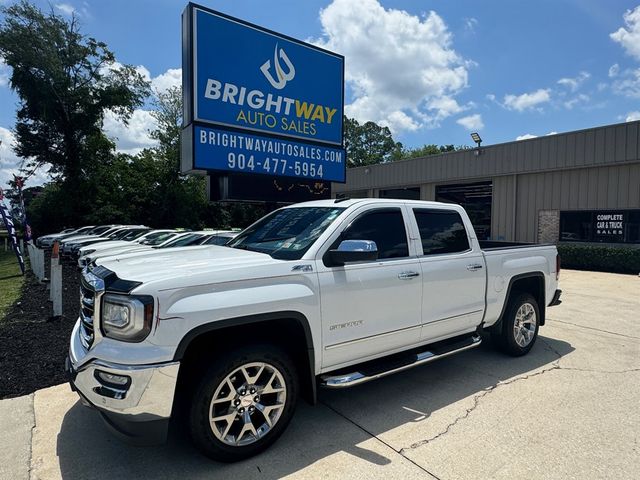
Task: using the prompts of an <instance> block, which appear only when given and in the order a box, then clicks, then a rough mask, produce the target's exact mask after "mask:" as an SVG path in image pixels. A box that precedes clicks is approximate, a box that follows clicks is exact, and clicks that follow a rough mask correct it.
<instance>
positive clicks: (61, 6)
mask: <svg viewBox="0 0 640 480" xmlns="http://www.w3.org/2000/svg"><path fill="white" fill-rule="evenodd" d="M55 7H56V10H58V11H59V12H61V13H62V14H63V15H68V16H71V15H73V13H74V12H75V11H76V9H75V8H74V7H73V5H69V4H68V3H56V6H55Z"/></svg>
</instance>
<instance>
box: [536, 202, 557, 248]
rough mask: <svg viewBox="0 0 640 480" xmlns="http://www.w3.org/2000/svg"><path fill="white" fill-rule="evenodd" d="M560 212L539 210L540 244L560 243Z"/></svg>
mask: <svg viewBox="0 0 640 480" xmlns="http://www.w3.org/2000/svg"><path fill="white" fill-rule="evenodd" d="M559 235H560V211H559V210H538V243H558V240H559Z"/></svg>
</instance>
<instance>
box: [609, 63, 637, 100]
mask: <svg viewBox="0 0 640 480" xmlns="http://www.w3.org/2000/svg"><path fill="white" fill-rule="evenodd" d="M611 88H612V89H613V92H614V93H617V94H618V95H623V96H625V97H630V98H640V68H638V69H636V70H625V71H624V72H622V74H621V75H620V76H619V77H618V78H617V79H616V80H615V81H614V82H613V84H612V85H611Z"/></svg>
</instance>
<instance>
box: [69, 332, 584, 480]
mask: <svg viewBox="0 0 640 480" xmlns="http://www.w3.org/2000/svg"><path fill="white" fill-rule="evenodd" d="M573 350H574V348H573V347H572V346H571V345H570V344H568V343H566V342H563V341H559V340H555V339H552V338H548V337H542V336H541V337H539V339H538V342H537V344H536V345H535V346H534V348H533V349H532V350H531V352H530V353H529V354H528V355H526V356H524V357H520V358H511V357H507V356H505V355H503V354H500V353H498V352H495V351H494V350H493V349H492V347H491V345H490V342H486V343H483V345H481V346H480V347H479V348H477V349H474V350H470V351H468V352H464V353H461V354H459V355H454V356H452V357H449V358H447V359H443V360H441V361H439V362H435V363H433V364H431V365H425V366H422V367H417V368H414V369H412V370H408V371H406V372H402V373H398V374H396V375H393V376H390V377H386V378H383V379H380V380H378V381H375V382H371V383H367V384H363V385H361V386H358V387H353V388H351V389H345V390H333V391H327V390H321V391H320V394H319V404H318V405H317V406H315V407H312V406H310V405H308V404H307V403H305V402H300V403H299V405H298V409H297V412H296V414H295V416H294V418H293V420H292V422H291V424H290V426H289V428H288V429H287V430H286V431H285V433H284V434H283V436H282V437H281V438H280V439H279V440H278V441H277V442H276V444H275V445H274V446H272V447H271V448H270V449H269V450H267V451H266V452H264V453H263V454H261V455H259V456H257V457H254V458H251V459H249V460H246V461H244V462H240V463H236V464H230V465H229V464H221V463H216V462H213V461H211V460H209V459H207V458H206V457H204V456H202V455H200V454H199V453H198V451H196V450H195V449H194V448H193V446H192V445H191V444H190V442H189V440H188V438H186V437H185V436H184V435H183V434H180V433H174V434H173V435H172V436H171V437H170V440H169V442H168V443H167V444H166V445H163V446H161V447H133V446H130V445H128V444H125V443H122V442H121V441H119V440H118V439H116V438H115V437H113V436H112V435H111V434H110V433H109V432H108V431H107V429H106V427H105V426H104V425H102V421H101V419H100V417H99V416H98V414H97V413H96V412H93V411H91V410H90V409H88V408H85V407H83V406H81V404H80V403H79V402H78V403H76V404H75V405H74V406H73V407H72V408H71V409H70V410H69V411H68V412H67V414H66V415H65V417H64V419H63V422H62V427H61V431H60V433H59V434H58V441H57V454H58V457H59V459H60V470H61V473H62V476H63V478H66V479H75V478H92V479H103V478H104V479H107V478H108V479H114V478H131V477H140V478H154V479H159V478H189V479H199V478H207V479H212V478H234V477H240V476H241V477H242V478H243V479H247V478H260V479H261V480H264V479H270V478H281V477H284V476H286V475H290V474H292V473H295V472H298V471H300V470H303V469H305V468H306V467H308V466H310V465H312V464H314V463H315V462H318V461H319V460H321V459H323V458H325V457H327V456H330V455H333V454H336V453H341V452H345V453H347V454H349V455H352V456H354V457H358V458H359V459H361V460H364V461H365V462H367V463H372V464H375V465H386V464H388V463H390V462H391V461H392V460H393V458H391V457H395V458H396V459H397V454H396V453H394V452H392V451H391V450H389V449H384V448H382V449H381V448H378V451H382V452H388V455H389V457H386V456H384V455H383V454H380V453H377V452H374V451H372V450H369V449H367V448H363V447H362V446H359V444H361V443H363V442H365V441H366V440H368V439H370V438H371V437H370V435H369V434H368V433H367V431H368V432H370V433H372V434H374V435H381V434H384V433H385V432H388V431H390V430H392V429H395V428H398V427H401V426H403V425H405V424H410V423H414V424H415V423H419V422H428V421H429V416H430V415H431V414H432V413H433V412H436V411H438V410H440V409H442V408H444V407H446V406H448V405H450V404H452V403H455V402H457V401H459V400H461V399H464V398H467V397H469V396H473V395H475V394H478V393H481V392H482V391H483V390H486V389H488V388H492V387H494V386H496V385H497V384H498V383H499V382H501V381H504V380H507V379H510V378H513V377H517V376H522V375H526V374H528V373H530V372H532V371H534V370H536V369H539V368H542V367H548V366H551V364H552V363H553V362H554V361H556V360H557V359H558V358H559V357H562V356H565V355H567V354H568V353H571V352H572V351H573ZM332 410H333V411H332ZM335 412H339V413H340V414H339V415H338V414H336V413H335ZM343 416H344V417H347V418H348V419H349V420H346V419H345V418H344V417H343ZM352 422H354V423H355V424H357V425H358V426H360V427H362V428H358V426H356V425H354V424H353V423H352ZM363 428H364V430H363ZM365 430H366V431H365ZM368 445H371V443H369V444H368ZM408 446H409V445H401V447H408ZM394 447H395V445H394ZM335 474H339V473H338V472H337V471H336V472H335ZM327 475H329V476H335V475H330V474H329V472H326V471H325V472H324V476H327Z"/></svg>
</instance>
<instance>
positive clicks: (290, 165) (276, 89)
mask: <svg viewBox="0 0 640 480" xmlns="http://www.w3.org/2000/svg"><path fill="white" fill-rule="evenodd" d="M182 23H183V45H182V47H183V69H182V71H183V77H182V78H183V95H184V99H183V100H184V102H183V104H184V112H183V124H184V125H183V127H184V128H183V132H182V151H181V170H182V172H183V173H203V172H206V173H210V174H214V175H216V176H217V177H218V178H219V177H220V176H234V175H236V174H243V175H244V176H245V179H246V178H249V179H251V178H255V179H257V178H259V177H262V178H264V179H265V180H267V181H269V180H273V179H279V178H283V177H286V178H288V179H289V180H293V181H296V180H299V181H300V182H302V181H304V182H307V183H310V184H314V183H318V182H319V183H323V184H327V185H330V182H344V181H345V174H346V153H345V149H344V146H343V111H344V57H342V56H341V55H338V54H335V53H333V52H329V51H327V50H324V49H321V48H319V47H316V46H315V45H311V44H308V43H305V42H301V41H299V40H296V39H293V38H290V37H288V36H285V35H282V34H279V33H276V32H273V31H270V30H268V29H265V28H262V27H259V26H257V25H253V24H250V23H247V22H244V21H242V20H239V19H236V18H233V17H229V16H227V15H224V14H222V13H219V12H216V11H213V10H210V9H208V8H205V7H201V6H198V5H194V4H192V3H190V4H189V5H187V7H186V9H185V11H184V12H183V14H182ZM213 52H215V54H213ZM245 184H246V182H245ZM322 190H323V192H324V190H325V189H322ZM327 193H329V192H327ZM327 196H328V195H327ZM238 200H239V199H238ZM251 200H253V201H255V199H251Z"/></svg>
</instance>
